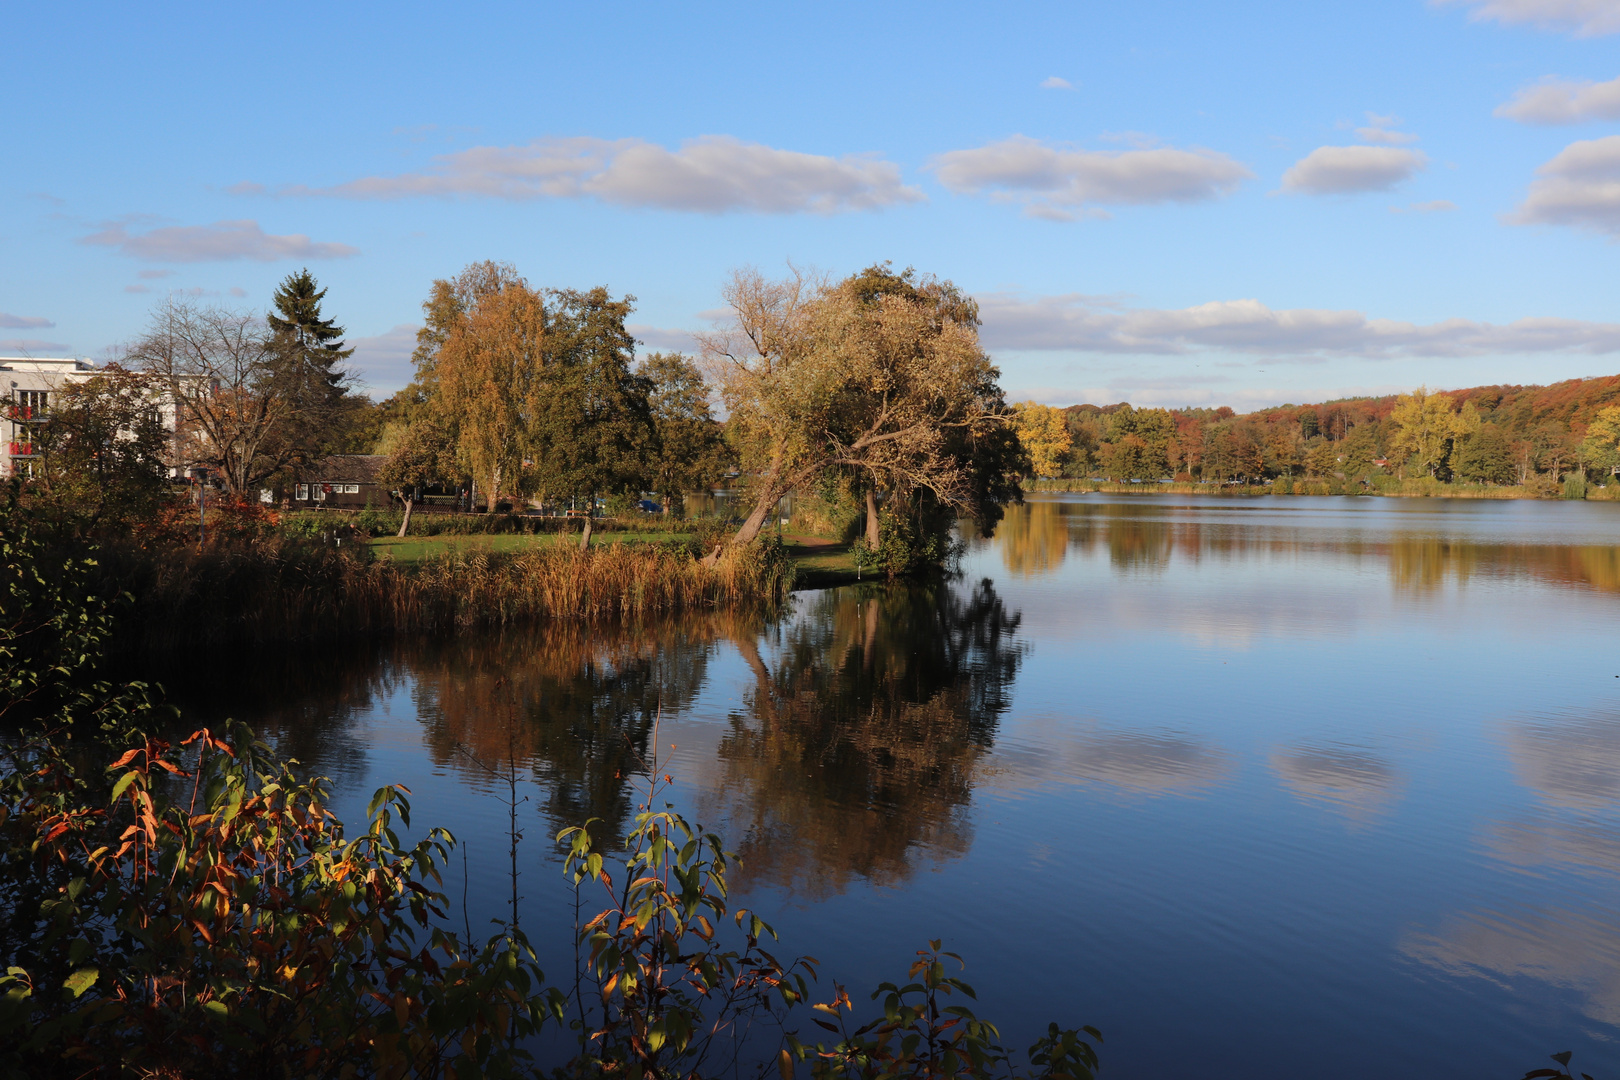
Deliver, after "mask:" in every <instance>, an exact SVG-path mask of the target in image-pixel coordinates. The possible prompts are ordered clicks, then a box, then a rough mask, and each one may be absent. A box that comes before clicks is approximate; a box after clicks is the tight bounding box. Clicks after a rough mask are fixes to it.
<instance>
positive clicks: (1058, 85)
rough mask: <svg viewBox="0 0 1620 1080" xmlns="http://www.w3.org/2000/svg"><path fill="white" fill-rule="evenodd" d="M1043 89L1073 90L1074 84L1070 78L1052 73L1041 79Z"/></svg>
mask: <svg viewBox="0 0 1620 1080" xmlns="http://www.w3.org/2000/svg"><path fill="white" fill-rule="evenodd" d="M1041 89H1042V90H1073V89H1074V84H1073V83H1072V82H1070V81H1069V80H1068V79H1065V78H1062V77H1060V76H1057V75H1052V76H1050V77H1048V78H1045V79H1042V80H1041Z"/></svg>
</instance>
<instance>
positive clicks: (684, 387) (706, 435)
mask: <svg viewBox="0 0 1620 1080" xmlns="http://www.w3.org/2000/svg"><path fill="white" fill-rule="evenodd" d="M637 373H638V374H640V375H641V377H642V378H644V379H646V380H647V383H648V385H649V387H650V392H649V397H648V405H649V407H650V408H651V413H652V424H653V436H654V438H653V445H654V449H653V454H652V457H651V459H650V462H649V467H648V471H649V473H650V475H651V479H652V481H653V487H654V488H655V489H656V490H657V491H658V493H659V495H660V496H661V497H662V498H663V500H664V510H665V513H669V512H671V511H672V510H674V509H675V507H677V506H678V505H679V500H680V499H681V497H682V495H683V494H684V493H686V492H688V491H692V490H695V489H697V488H699V487H703V486H705V485H707V484H709V483H710V482H711V481H712V480H713V479H714V478H715V477H716V476H717V475H718V474H719V472H720V470H721V469H722V468H723V467H724V465H723V462H724V454H725V444H724V442H723V441H722V440H721V438H720V425H719V423H717V422H716V421H715V419H714V414H713V412H712V410H711V409H710V406H709V386H708V383H707V382H706V381H705V380H704V378H703V372H702V370H700V369H699V367H698V365H697V364H696V362H694V361H693V360H692V359H691V358H690V357H687V356H682V355H681V354H680V353H662V352H655V353H650V354H648V355H647V356H645V357H643V358H642V360H641V363H640V364H639V365H638V367H637Z"/></svg>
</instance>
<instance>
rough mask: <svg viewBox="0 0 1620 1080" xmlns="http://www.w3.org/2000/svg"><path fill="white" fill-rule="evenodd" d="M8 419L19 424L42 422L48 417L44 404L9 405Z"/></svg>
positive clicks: (7, 409) (7, 408) (7, 407)
mask: <svg viewBox="0 0 1620 1080" xmlns="http://www.w3.org/2000/svg"><path fill="white" fill-rule="evenodd" d="M5 415H6V419H7V420H10V421H12V422H13V423H17V424H30V423H33V424H37V423H42V422H43V421H44V420H45V419H46V418H47V417H46V410H45V408H44V406H40V405H7V406H6V414H5Z"/></svg>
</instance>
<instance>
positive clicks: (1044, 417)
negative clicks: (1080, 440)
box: [1013, 401, 1073, 476]
mask: <svg viewBox="0 0 1620 1080" xmlns="http://www.w3.org/2000/svg"><path fill="white" fill-rule="evenodd" d="M1013 429H1014V430H1015V431H1017V432H1018V440H1019V442H1021V443H1023V445H1024V451H1025V452H1026V453H1028V454H1029V460H1030V468H1031V469H1032V470H1033V473H1034V475H1035V476H1058V475H1060V474H1061V473H1062V472H1063V459H1064V458H1065V456H1067V455H1068V453H1069V447H1070V446H1072V445H1073V440H1072V439H1071V438H1070V436H1069V425H1068V423H1067V418H1066V417H1065V416H1064V414H1063V411H1062V410H1061V409H1054V408H1052V407H1051V406H1050V405H1037V404H1036V403H1035V402H1033V401H1026V402H1024V403H1023V404H1021V405H1014V406H1013Z"/></svg>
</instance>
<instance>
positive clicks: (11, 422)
mask: <svg viewBox="0 0 1620 1080" xmlns="http://www.w3.org/2000/svg"><path fill="white" fill-rule="evenodd" d="M104 370H105V369H103V368H98V367H96V366H95V365H94V364H92V363H90V362H89V361H88V360H36V359H34V358H32V357H25V356H0V402H3V406H4V408H3V412H0V436H3V438H4V442H3V444H0V450H3V451H4V453H3V454H0V476H15V475H17V474H18V473H26V472H27V471H28V469H29V463H30V462H31V461H33V460H34V459H35V458H36V456H37V455H36V452H35V447H34V438H33V432H34V430H35V429H36V428H37V427H38V425H39V424H40V423H42V422H43V421H44V418H45V416H46V414H47V413H48V412H49V410H50V408H51V406H52V405H53V404H55V401H56V395H57V394H58V393H59V392H60V391H61V389H62V387H64V386H66V385H68V384H71V383H76V382H84V381H86V380H88V379H92V378H94V377H95V376H97V375H100V374H102V373H103V371H104ZM156 404H157V407H158V410H159V416H160V417H161V419H162V423H163V426H164V428H166V429H167V430H169V431H173V430H174V426H175V416H176V410H175V403H174V399H173V396H172V395H170V394H163V395H162V400H160V401H158V402H156Z"/></svg>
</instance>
